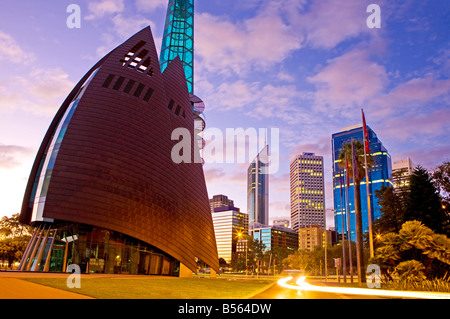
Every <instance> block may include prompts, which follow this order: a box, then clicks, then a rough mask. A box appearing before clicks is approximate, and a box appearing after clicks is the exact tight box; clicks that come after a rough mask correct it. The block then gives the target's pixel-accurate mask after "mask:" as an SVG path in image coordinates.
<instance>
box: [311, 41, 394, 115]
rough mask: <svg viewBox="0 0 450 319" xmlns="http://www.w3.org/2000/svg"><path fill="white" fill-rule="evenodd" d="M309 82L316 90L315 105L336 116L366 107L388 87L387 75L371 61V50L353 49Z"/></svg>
mask: <svg viewBox="0 0 450 319" xmlns="http://www.w3.org/2000/svg"><path fill="white" fill-rule="evenodd" d="M308 81H309V82H310V83H312V84H314V85H315V86H316V89H317V90H316V92H315V104H316V106H317V107H318V108H319V109H321V110H322V111H326V112H330V111H332V113H331V114H335V113H336V112H335V111H338V112H339V113H342V112H344V111H348V110H350V109H354V108H355V106H364V104H366V103H367V102H368V101H370V100H371V99H372V98H374V97H376V96H378V95H379V94H380V93H382V91H383V89H384V88H385V87H386V85H387V73H386V69H385V68H384V66H382V65H380V64H378V63H376V62H373V61H371V60H370V54H369V52H368V51H366V50H362V49H354V50H351V51H348V52H346V53H344V54H343V55H341V56H339V57H336V58H333V59H331V60H329V61H328V65H327V66H325V67H324V68H323V69H322V70H321V71H320V72H319V73H317V74H316V75H314V76H311V77H308ZM333 111H334V112H333Z"/></svg>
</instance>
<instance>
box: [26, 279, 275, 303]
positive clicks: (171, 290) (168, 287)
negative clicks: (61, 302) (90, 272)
mask: <svg viewBox="0 0 450 319" xmlns="http://www.w3.org/2000/svg"><path fill="white" fill-rule="evenodd" d="M23 280H27V281H30V282H34V283H37V284H40V285H45V286H50V287H53V288H58V289H62V290H66V291H70V292H74V293H79V294H83V295H87V296H91V297H94V298H98V299H242V298H247V297H248V296H250V295H252V294H254V293H256V292H258V291H260V290H261V289H263V288H264V287H267V286H268V285H270V284H271V283H272V282H273V281H268V280H258V279H253V280H233V279H222V278H220V279H219V278H218V279H206V278H168V279H164V278H151V277H150V278H148V279H147V278H145V279H128V278H124V279H121V278H82V280H81V288H72V289H70V288H68V287H67V284H66V279H65V278H24V279H23Z"/></svg>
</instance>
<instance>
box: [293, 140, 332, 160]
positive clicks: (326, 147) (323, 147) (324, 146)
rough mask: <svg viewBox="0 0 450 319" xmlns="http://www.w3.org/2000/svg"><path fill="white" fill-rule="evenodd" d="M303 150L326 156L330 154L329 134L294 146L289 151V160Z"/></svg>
mask: <svg viewBox="0 0 450 319" xmlns="http://www.w3.org/2000/svg"><path fill="white" fill-rule="evenodd" d="M303 152H307V153H315V154H316V155H319V156H324V157H328V156H329V155H330V154H331V135H330V136H326V137H322V138H320V139H318V140H315V141H309V142H306V143H301V144H298V145H296V146H294V147H293V148H292V149H291V151H290V153H289V160H290V161H292V160H293V159H294V157H295V156H297V155H299V154H302V153H303Z"/></svg>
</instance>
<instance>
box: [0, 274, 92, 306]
mask: <svg viewBox="0 0 450 319" xmlns="http://www.w3.org/2000/svg"><path fill="white" fill-rule="evenodd" d="M49 277H51V278H67V277H68V274H40V273H27V272H15V271H0V299H93V298H92V297H89V296H85V295H81V294H77V293H74V292H69V291H65V290H61V289H57V288H52V287H47V286H43V285H39V284H35V283H33V282H29V281H26V280H22V279H20V278H49Z"/></svg>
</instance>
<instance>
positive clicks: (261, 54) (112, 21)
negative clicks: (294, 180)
mask: <svg viewBox="0 0 450 319" xmlns="http://www.w3.org/2000/svg"><path fill="white" fill-rule="evenodd" d="M371 3H378V4H379V5H380V7H381V17H382V24H381V28H380V29H376V28H375V29H370V28H368V27H367V25H366V19H367V17H368V16H369V14H368V13H367V12H366V8H367V6H368V4H371ZM77 4H78V5H79V6H80V7H81V17H82V19H81V28H79V29H76V28H75V29H70V28H68V27H67V25H66V19H67V18H68V16H69V15H70V13H67V12H66V9H67V6H68V5H69V3H61V2H60V1H48V2H45V3H39V4H37V3H35V2H33V1H22V2H20V3H10V4H8V10H2V12H1V13H0V44H1V45H0V50H1V51H2V55H1V58H0V63H1V65H2V66H1V70H2V72H1V74H0V112H1V115H2V116H1V120H0V121H1V122H0V123H1V125H0V160H1V162H0V174H1V176H2V179H1V180H2V182H1V183H0V193H1V194H2V195H1V198H0V200H1V202H2V205H0V206H1V207H0V215H1V216H4V215H7V216H10V215H12V214H14V213H18V212H19V210H20V205H21V202H22V199H23V194H24V191H25V185H26V178H27V177H28V175H29V173H30V170H31V165H32V163H33V161H34V158H35V156H36V152H37V149H38V148H39V145H40V141H41V140H42V138H43V136H44V134H45V132H46V130H47V129H48V126H49V124H50V122H51V120H52V118H53V114H54V113H55V111H56V110H57V109H58V108H59V106H60V105H61V103H62V101H63V99H64V98H65V97H66V96H67V95H68V93H69V92H70V90H71V88H72V87H73V86H74V84H75V83H76V82H77V81H78V79H79V78H81V77H82V75H83V74H84V73H86V72H87V70H88V69H89V68H90V67H91V65H92V64H93V62H95V61H97V60H98V59H99V58H100V57H101V56H103V55H105V54H106V53H107V52H109V51H110V50H112V49H114V47H115V46H116V45H118V44H120V43H121V42H123V41H124V40H125V39H127V38H128V37H130V36H132V35H133V34H134V33H136V32H138V31H139V30H140V29H142V28H143V27H145V26H146V25H150V26H151V28H152V32H153V34H154V36H155V38H156V47H157V48H158V50H159V48H160V47H161V39H162V34H163V26H164V19H165V13H166V8H167V1H144V0H137V1H129V2H125V1H122V0H110V1H107V0H102V1H91V2H88V1H84V0H83V1H78V2H77ZM449 9H450V4H449V3H448V2H446V1H410V2H407V3H402V4H398V3H389V2H388V1H346V3H345V4H341V3H337V2H336V1H320V2H319V1H284V2H283V5H281V4H280V2H279V1H263V0H261V1H250V0H248V1H239V2H238V1H227V2H223V1H208V2H198V3H197V4H196V8H195V10H196V26H195V28H196V33H195V34H196V42H195V50H196V52H195V56H196V64H195V72H194V73H195V78H194V83H195V87H196V93H198V95H199V96H201V98H202V99H203V100H204V102H205V104H206V110H205V116H206V118H207V127H216V128H220V129H222V130H225V128H228V127H244V128H248V127H254V128H272V127H278V128H280V169H279V171H278V172H277V173H276V174H273V175H271V176H270V194H269V198H270V208H269V215H270V220H271V221H272V220H273V219H280V218H289V216H290V209H289V162H290V161H291V160H292V158H293V157H294V156H295V155H298V154H301V153H302V152H314V153H316V154H317V155H321V156H324V169H325V172H324V175H325V197H326V208H327V209H330V208H332V207H333V196H332V162H331V134H332V133H334V132H337V131H339V130H340V129H341V128H342V127H344V126H348V125H353V124H357V123H360V122H361V119H360V108H361V107H363V108H364V111H365V114H366V120H367V124H368V125H369V126H370V127H372V128H373V129H374V131H376V132H377V135H378V137H379V138H380V139H381V140H382V141H383V144H384V145H385V146H386V148H387V149H388V150H389V152H390V154H391V156H392V161H393V162H394V161H397V160H401V159H404V158H407V157H408V156H409V157H410V158H411V159H412V160H413V161H414V163H415V164H418V165H422V166H424V167H425V168H427V169H432V168H434V167H436V166H438V165H439V164H441V163H442V162H443V161H445V160H448V159H449V155H448V154H450V143H449V142H448V139H447V138H446V136H447V134H448V133H449V127H448V125H447V122H448V119H449V118H450V107H449V101H450V98H449V97H450V93H449V88H450V80H449V78H448V77H449V75H450V63H449V62H448V60H449V57H450V47H449V44H448V41H446V37H447V35H446V33H447V30H448V29H449V23H450V22H448V21H446V16H447V15H448V13H449ZM268 26H270V27H268ZM269 144H270V143H269ZM240 151H242V150H240ZM253 155H256V154H252V155H249V157H253ZM247 167H248V163H237V164H217V163H216V164H208V163H207V164H206V165H205V166H204V170H205V174H206V182H207V187H208V195H209V197H212V196H213V195H215V194H226V195H228V196H229V197H230V198H233V200H234V201H235V205H236V206H237V207H241V208H244V207H246V206H247V205H246V202H247V198H246V195H247V194H246V182H247V179H246V168H247ZM270 223H271V222H270ZM327 226H329V224H327Z"/></svg>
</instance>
